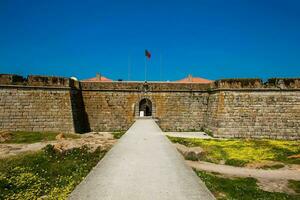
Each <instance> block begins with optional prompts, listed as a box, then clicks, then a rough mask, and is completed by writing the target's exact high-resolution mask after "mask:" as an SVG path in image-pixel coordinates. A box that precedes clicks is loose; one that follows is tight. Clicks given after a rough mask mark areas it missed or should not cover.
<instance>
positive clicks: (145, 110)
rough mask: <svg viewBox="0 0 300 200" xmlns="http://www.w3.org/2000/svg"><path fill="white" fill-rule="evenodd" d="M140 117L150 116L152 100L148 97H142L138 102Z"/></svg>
mask: <svg viewBox="0 0 300 200" xmlns="http://www.w3.org/2000/svg"><path fill="white" fill-rule="evenodd" d="M139 115H140V117H144V116H152V102H151V101H150V100H149V99H142V100H141V101H140V104H139Z"/></svg>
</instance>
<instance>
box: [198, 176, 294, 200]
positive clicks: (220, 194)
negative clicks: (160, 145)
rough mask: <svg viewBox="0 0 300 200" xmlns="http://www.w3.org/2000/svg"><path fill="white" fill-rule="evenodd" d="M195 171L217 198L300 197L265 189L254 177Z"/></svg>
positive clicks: (290, 199)
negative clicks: (223, 175) (233, 176)
mask: <svg viewBox="0 0 300 200" xmlns="http://www.w3.org/2000/svg"><path fill="white" fill-rule="evenodd" d="M195 172H196V174H197V175H198V176H199V177H200V178H201V180H202V181H204V182H205V184H206V186H207V187H208V189H209V190H210V191H211V192H212V193H213V194H214V196H215V197H216V198H217V199H224V200H225V199H231V200H234V199H236V200H239V199H243V200H254V199H264V200H268V199H270V200H271V199H272V200H277V199H278V200H285V199H289V200H294V199H295V200H296V199H299V198H300V195H288V194H285V193H279V192H266V191H263V190H261V189H260V188H259V187H258V186H257V184H256V182H257V180H256V179H254V178H224V177H220V176H218V175H215V174H212V173H207V172H202V171H195Z"/></svg>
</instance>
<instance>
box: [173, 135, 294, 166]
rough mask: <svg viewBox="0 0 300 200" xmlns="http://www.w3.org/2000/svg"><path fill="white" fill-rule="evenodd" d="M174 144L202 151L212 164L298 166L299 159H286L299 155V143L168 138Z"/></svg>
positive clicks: (206, 159) (205, 158)
mask: <svg viewBox="0 0 300 200" xmlns="http://www.w3.org/2000/svg"><path fill="white" fill-rule="evenodd" d="M169 139H170V140H171V141H172V142H174V143H180V144H183V145H185V146H188V147H194V146H200V147H202V148H203V149H204V151H205V155H204V160H205V161H208V162H213V163H220V162H221V161H224V162H225V164H227V165H233V166H244V165H245V164H247V163H253V162H254V163H255V162H262V161H265V160H267V161H279V162H282V163H284V164H288V163H290V164H300V158H288V157H289V156H291V155H295V154H300V145H299V141H284V140H266V139H264V140H245V139H244V140H243V139H230V140H216V139H192V138H177V137H169Z"/></svg>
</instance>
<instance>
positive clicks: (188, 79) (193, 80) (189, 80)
mask: <svg viewBox="0 0 300 200" xmlns="http://www.w3.org/2000/svg"><path fill="white" fill-rule="evenodd" d="M175 82H177V83H212V82H213V81H212V80H208V79H204V78H200V77H192V75H189V76H188V77H186V78H184V79H181V80H178V81H175Z"/></svg>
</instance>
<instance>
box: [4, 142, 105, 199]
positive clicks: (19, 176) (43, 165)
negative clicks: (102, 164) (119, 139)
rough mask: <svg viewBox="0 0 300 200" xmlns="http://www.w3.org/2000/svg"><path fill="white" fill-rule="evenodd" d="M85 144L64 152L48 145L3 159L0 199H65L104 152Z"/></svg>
mask: <svg viewBox="0 0 300 200" xmlns="http://www.w3.org/2000/svg"><path fill="white" fill-rule="evenodd" d="M105 153H106V152H105V151H100V150H96V151H95V152H93V153H91V152H89V151H88V149H87V148H86V147H82V148H77V149H73V150H70V151H68V152H66V153H64V154H60V153H57V152H55V151H54V149H53V146H51V145H48V146H46V147H45V148H44V149H43V150H41V151H39V152H35V153H28V154H22V155H18V156H13V157H10V158H5V159H1V160H0V199H24V200H25V199H32V200H33V199H38V198H39V197H43V198H46V199H66V198H67V196H68V194H69V193H70V192H71V191H72V190H73V189H74V188H75V186H76V185H77V184H79V183H80V182H81V180H82V179H83V178H84V177H85V176H86V175H87V174H88V173H89V171H90V170H91V169H92V168H93V167H94V166H95V165H96V164H97V163H98V161H99V160H100V159H101V158H102V157H103V156H104V155H105Z"/></svg>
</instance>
